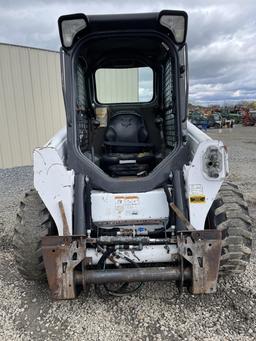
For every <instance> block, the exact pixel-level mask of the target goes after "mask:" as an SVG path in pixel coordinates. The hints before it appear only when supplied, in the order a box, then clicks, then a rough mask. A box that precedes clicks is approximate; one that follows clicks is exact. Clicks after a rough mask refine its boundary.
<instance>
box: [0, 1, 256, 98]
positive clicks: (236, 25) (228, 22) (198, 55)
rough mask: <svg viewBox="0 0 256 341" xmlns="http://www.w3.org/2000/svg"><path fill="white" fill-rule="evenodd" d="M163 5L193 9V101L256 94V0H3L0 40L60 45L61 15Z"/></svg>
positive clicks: (153, 8)
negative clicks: (58, 22)
mask: <svg viewBox="0 0 256 341" xmlns="http://www.w3.org/2000/svg"><path fill="white" fill-rule="evenodd" d="M161 9H182V10H186V11H187V12H188V15H189V29H188V47H189V65H190V101H192V102H194V103H201V104H209V103H221V104H222V103H231V102H236V101H241V100H256V0H243V1H242V0H232V1H231V0H221V1H220V0H215V1H209V0H194V1H192V0H187V1H185V0H183V1H182V0H180V1H175V0H174V1H170V0H167V1H165V0H162V1H161V0H159V1H157V0H144V1H142V0H125V1H124V0H105V1H104V0H83V1H81V0H73V1H69V0H59V1H57V0H0V22H1V24H0V42H5V43H11V44H19V45H27V46H33V47H40V48H47V49H53V50H58V49H59V45H60V43H59V38H58V32H57V18H58V17H59V16H60V15H63V14H68V13H75V12H84V13H87V14H103V13H135V12H152V11H159V10H161Z"/></svg>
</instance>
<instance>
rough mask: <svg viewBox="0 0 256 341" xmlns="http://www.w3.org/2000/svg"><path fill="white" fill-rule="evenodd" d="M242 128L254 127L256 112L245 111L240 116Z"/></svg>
mask: <svg viewBox="0 0 256 341" xmlns="http://www.w3.org/2000/svg"><path fill="white" fill-rule="evenodd" d="M242 120H243V126H245V127H249V126H254V125H255V123H256V111H252V110H248V109H246V110H245V111H244V112H243V116H242Z"/></svg>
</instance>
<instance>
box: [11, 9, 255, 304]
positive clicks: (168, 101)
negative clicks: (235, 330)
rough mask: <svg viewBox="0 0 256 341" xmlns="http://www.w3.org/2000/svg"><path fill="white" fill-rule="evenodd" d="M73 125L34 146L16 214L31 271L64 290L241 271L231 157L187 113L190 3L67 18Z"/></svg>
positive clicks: (208, 279)
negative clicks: (27, 187) (186, 7)
mask: <svg viewBox="0 0 256 341" xmlns="http://www.w3.org/2000/svg"><path fill="white" fill-rule="evenodd" d="M58 25H59V34H60V40H61V44H62V47H61V51H60V57H61V71H62V82H63V84H62V85H63V94H64V102H65V110H66V122H67V125H66V127H65V128H64V129H63V130H61V131H60V132H58V133H57V134H56V135H55V136H54V137H53V138H52V139H51V140H50V141H49V142H48V143H47V144H46V145H45V146H44V147H42V148H37V149H35V151H34V188H35V189H32V190H31V191H30V192H28V193H26V194H25V197H24V199H23V200H22V202H21V205H20V210H19V213H18V216H17V225H16V227H15V233H14V251H15V257H16V262H17V267H18V270H19V271H20V273H21V274H22V275H23V276H24V277H25V278H26V279H31V280H39V279H42V278H44V277H45V275H46V276H47V279H48V283H49V287H50V290H51V293H52V296H53V298H55V299H73V298H75V297H77V295H78V294H79V292H80V291H81V290H82V289H83V290H89V289H88V288H89V285H90V284H91V283H93V284H94V285H95V289H96V292H97V293H98V294H99V295H101V296H105V295H114V296H122V295H126V294H130V293H132V292H134V291H136V290H138V289H139V288H141V286H142V284H143V283H144V282H147V281H171V280H174V281H176V283H177V285H178V287H179V288H180V290H182V288H183V287H187V288H188V289H189V290H190V291H191V292H192V293H193V294H201V293H213V292H215V291H216V285H217V279H218V276H219V275H220V274H234V273H240V272H242V271H244V269H245V267H246V264H247V263H248V261H249V258H250V254H251V244H252V235H251V220H250V217H249V214H248V208H247V205H246V203H245V201H244V199H243V196H242V194H241V193H240V192H239V190H238V188H237V186H236V185H234V184H231V183H228V182H224V181H225V177H226V176H227V175H228V172H229V170H228V156H227V151H226V148H225V146H224V145H223V143H222V142H220V141H216V140H212V139H211V138H210V137H208V136H207V135H206V134H204V133H203V132H202V131H200V130H199V129H198V128H196V127H195V126H194V125H193V124H191V123H190V122H188V121H187V101H188V62H187V45H186V33H187V14H186V13H185V12H183V11H171V10H163V11H161V12H160V13H144V14H125V15H90V16H86V15H84V14H73V15H65V16H62V17H60V18H59V21H58Z"/></svg>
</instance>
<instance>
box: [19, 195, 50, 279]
mask: <svg viewBox="0 0 256 341" xmlns="http://www.w3.org/2000/svg"><path fill="white" fill-rule="evenodd" d="M54 234H57V230H56V226H55V224H54V221H53V219H52V217H51V215H50V213H49V212H48V210H47V208H46V207H45V205H44V203H43V202H42V200H41V198H40V196H39V195H38V193H37V191H36V190H30V191H29V192H27V193H26V194H25V196H24V198H23V200H22V201H21V203H20V209H19V212H18V214H17V221H16V225H15V228H14V236H13V247H14V256H15V260H16V264H17V268H18V271H19V272H20V273H21V275H22V276H23V277H24V278H25V279H27V280H42V279H44V278H45V268H44V263H43V256H42V248H41V240H42V238H43V237H45V236H47V235H54Z"/></svg>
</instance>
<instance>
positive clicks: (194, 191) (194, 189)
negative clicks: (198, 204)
mask: <svg viewBox="0 0 256 341" xmlns="http://www.w3.org/2000/svg"><path fill="white" fill-rule="evenodd" d="M189 193H190V195H200V194H203V186H202V185H201V184H192V185H190V186H189Z"/></svg>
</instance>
